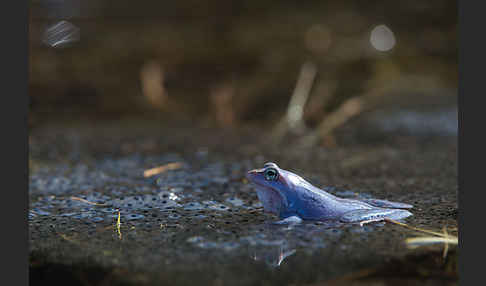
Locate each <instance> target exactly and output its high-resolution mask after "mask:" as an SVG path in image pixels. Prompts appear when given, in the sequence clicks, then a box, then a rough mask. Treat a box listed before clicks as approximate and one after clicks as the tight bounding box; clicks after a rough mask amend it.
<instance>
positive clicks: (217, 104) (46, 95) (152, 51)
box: [30, 0, 458, 127]
mask: <svg viewBox="0 0 486 286" xmlns="http://www.w3.org/2000/svg"><path fill="white" fill-rule="evenodd" d="M68 2H69V3H68ZM456 6H457V3H456V1H441V0H439V1H430V0H429V1H416V0H414V1H399V2H396V1H305V2H302V1H237V2H232V1H216V0H210V1H194V0H186V1H143V2H134V1H128V0H117V1H110V0H103V1H92V0H85V1H52V0H51V1H48V0H47V1H46V0H31V9H30V11H31V14H30V96H31V112H32V114H37V115H38V117H37V118H42V117H43V116H45V114H46V113H49V114H62V113H65V112H67V111H79V112H84V111H86V112H90V113H97V114H110V115H116V116H118V115H124V114H132V115H146V114H167V115H170V116H171V117H172V118H174V119H176V118H190V119H195V118H197V119H204V121H205V122H213V123H217V124H219V125H220V126H225V127H232V126H235V125H237V124H240V123H247V122H252V121H253V122H258V123H259V122H270V123H271V124H273V123H275V122H277V121H279V120H281V118H282V117H283V116H284V115H285V112H286V109H287V105H288V103H289V101H290V98H291V96H292V94H293V91H294V88H295V85H296V82H297V78H298V76H299V73H300V70H301V67H302V66H303V64H304V63H305V62H310V63H313V64H315V66H316V69H317V75H316V78H315V80H314V81H313V83H312V88H311V90H310V94H309V98H308V101H307V104H306V105H305V110H304V114H303V116H304V119H305V121H306V123H307V124H308V125H309V126H311V127H312V126H318V125H319V124H320V123H321V121H322V120H323V119H324V118H326V116H327V115H329V114H332V112H333V111H336V110H339V108H340V106H342V105H343V104H344V103H346V102H347V101H348V100H349V99H350V98H354V97H356V98H359V97H363V96H364V98H367V97H366V96H367V95H370V94H371V95H373V94H375V95H376V94H377V93H380V95H385V97H386V98H385V97H383V96H381V97H379V98H380V99H379V100H374V101H375V102H374V103H373V104H375V103H382V102H391V104H395V103H396V104H409V103H410V101H414V100H415V99H417V100H418V101H419V104H420V101H421V100H423V99H424V98H425V97H430V98H432V99H431V100H429V101H431V102H438V101H440V98H441V97H445V96H451V95H452V96H454V95H455V93H456V88H457V77H458V76H457V7H456ZM62 20H65V21H68V22H69V23H71V24H73V25H74V26H75V27H77V28H78V29H79V33H80V37H79V40H75V41H74V40H73V41H72V43H70V45H67V46H66V47H53V46H52V45H51V46H49V45H47V44H46V43H45V37H46V34H45V33H46V29H48V28H49V27H50V26H52V25H54V24H56V23H58V22H59V21H62ZM378 25H386V27H388V28H389V29H390V30H391V31H392V32H393V36H394V38H395V39H396V44H395V45H394V46H393V48H392V49H391V50H388V51H379V50H377V49H375V48H374V47H373V45H372V44H371V43H370V33H371V31H372V29H373V28H374V27H376V26H378ZM395 95H396V96H395ZM411 95H417V96H415V97H411ZM404 96H405V99H404ZM371 97H373V96H371ZM375 98H378V97H375ZM385 99H390V100H388V101H387V100H385Z"/></svg>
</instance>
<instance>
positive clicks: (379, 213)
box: [339, 208, 412, 225]
mask: <svg viewBox="0 0 486 286" xmlns="http://www.w3.org/2000/svg"><path fill="white" fill-rule="evenodd" d="M411 215H412V213H411V212H409V211H407V210H402V209H378V208H376V209H369V210H354V211H350V212H347V213H345V214H343V215H342V216H341V217H340V218H339V220H340V221H342V222H360V224H361V225H363V224H365V223H369V222H375V221H382V220H384V219H385V218H389V219H393V220H400V219H404V218H406V217H409V216H411Z"/></svg>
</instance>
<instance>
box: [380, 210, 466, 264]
mask: <svg viewBox="0 0 486 286" xmlns="http://www.w3.org/2000/svg"><path fill="white" fill-rule="evenodd" d="M385 221H387V222H391V223H394V224H396V225H400V226H403V227H406V228H408V229H412V230H415V231H419V232H423V233H428V234H432V235H435V236H424V237H411V238H407V239H405V243H406V244H407V246H408V247H409V248H416V247H419V246H423V245H430V244H435V243H444V251H443V253H442V257H443V258H446V256H447V252H448V251H449V244H453V245H457V244H458V238H457V236H453V235H450V234H449V233H448V232H447V230H446V228H445V227H443V228H442V233H440V232H435V231H430V230H426V229H421V228H417V227H413V226H409V225H408V224H405V223H401V222H398V221H395V220H392V219H385Z"/></svg>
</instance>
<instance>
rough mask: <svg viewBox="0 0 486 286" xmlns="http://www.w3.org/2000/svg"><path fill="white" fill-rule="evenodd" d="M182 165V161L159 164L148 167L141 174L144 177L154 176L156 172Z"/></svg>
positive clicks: (174, 168)
mask: <svg viewBox="0 0 486 286" xmlns="http://www.w3.org/2000/svg"><path fill="white" fill-rule="evenodd" d="M181 167H182V163H180V162H173V163H168V164H165V165H163V166H159V167H156V168H152V169H148V170H145V171H144V172H143V176H144V177H145V178H147V177H151V176H155V175H157V174H160V173H163V172H166V171H169V170H177V169H179V168H181Z"/></svg>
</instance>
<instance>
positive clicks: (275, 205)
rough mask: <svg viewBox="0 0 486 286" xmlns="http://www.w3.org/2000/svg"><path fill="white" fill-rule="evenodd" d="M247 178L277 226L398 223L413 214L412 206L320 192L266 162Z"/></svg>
mask: <svg viewBox="0 0 486 286" xmlns="http://www.w3.org/2000/svg"><path fill="white" fill-rule="evenodd" d="M246 177H247V178H248V180H249V181H250V182H252V183H253V184H254V185H255V186H256V192H257V195H258V199H259V200H260V201H261V203H262V205H263V208H264V211H266V212H270V213H273V214H276V215H277V216H279V217H280V218H281V219H282V220H281V221H279V222H277V223H278V224H285V223H299V222H301V221H302V220H319V221H325V220H338V221H341V222H345V223H346V222H349V223H360V225H363V224H365V223H369V222H375V221H383V220H385V219H386V218H388V219H393V220H400V219H404V218H406V217H409V216H411V215H412V213H411V212H409V211H407V210H405V209H409V208H412V207H413V206H412V205H409V204H404V203H397V202H390V201H386V200H378V199H346V198H339V197H336V196H334V195H332V194H330V193H328V192H326V191H324V190H321V189H319V188H317V187H315V186H313V185H311V184H310V183H309V182H307V181H306V180H304V179H303V178H301V177H300V176H298V175H296V174H294V173H292V172H289V171H286V170H283V169H280V168H279V167H278V166H277V164H275V163H266V164H265V165H264V166H263V168H262V169H255V170H251V171H248V173H247V175H246Z"/></svg>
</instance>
